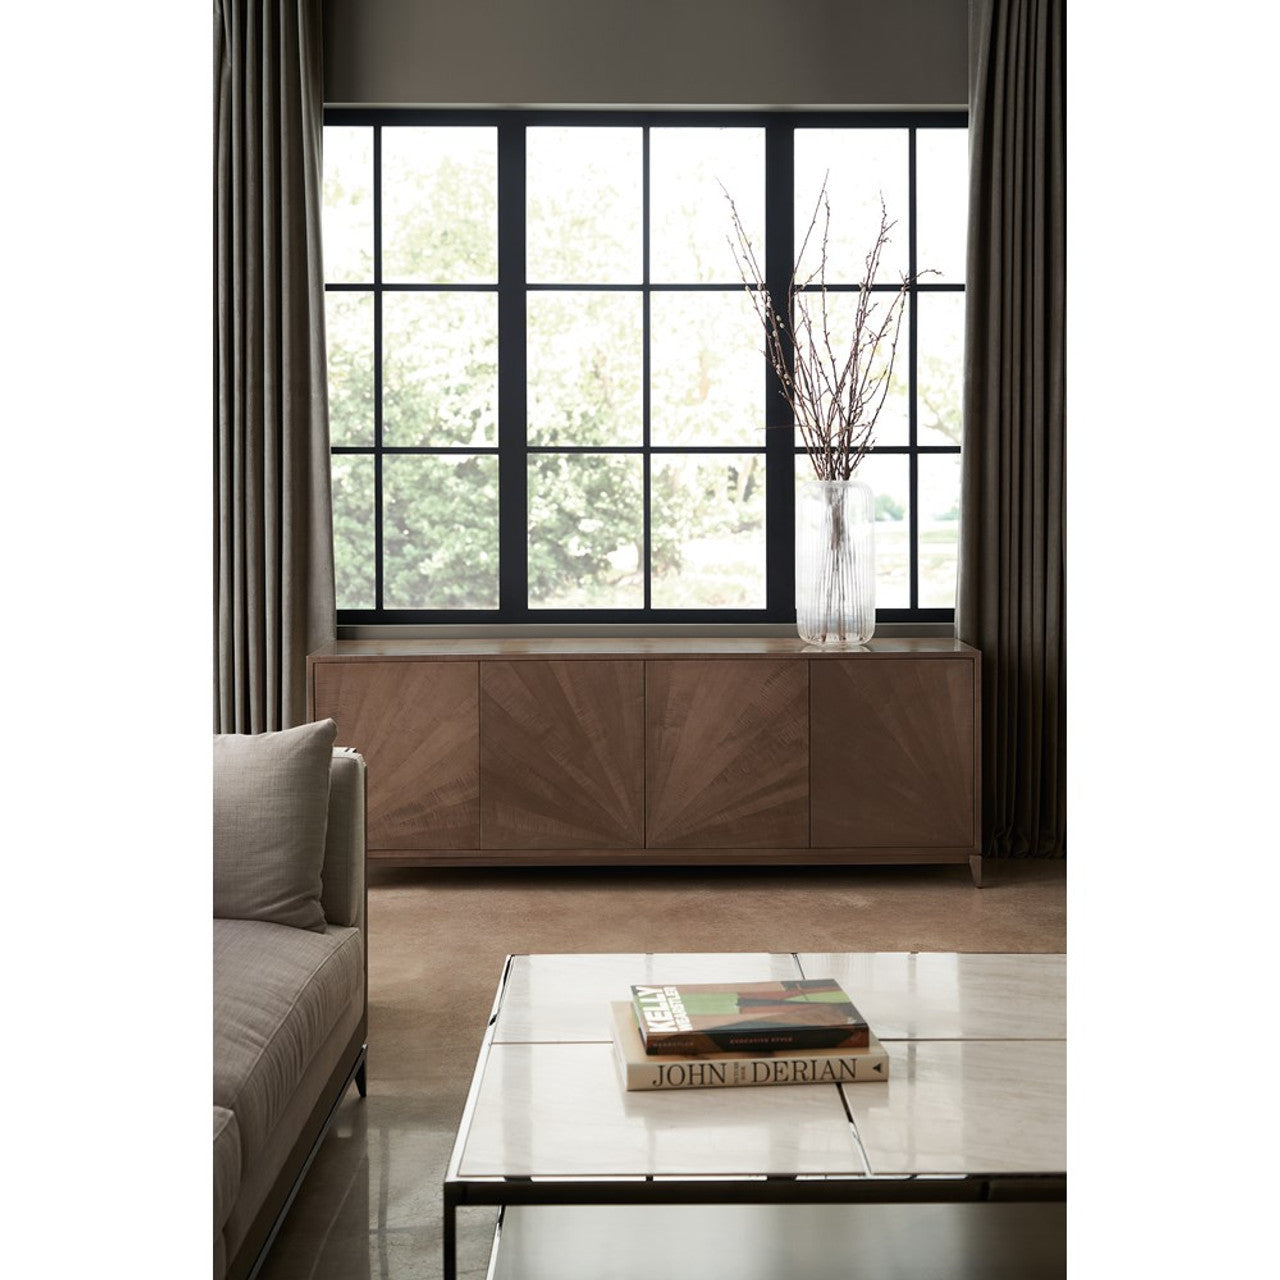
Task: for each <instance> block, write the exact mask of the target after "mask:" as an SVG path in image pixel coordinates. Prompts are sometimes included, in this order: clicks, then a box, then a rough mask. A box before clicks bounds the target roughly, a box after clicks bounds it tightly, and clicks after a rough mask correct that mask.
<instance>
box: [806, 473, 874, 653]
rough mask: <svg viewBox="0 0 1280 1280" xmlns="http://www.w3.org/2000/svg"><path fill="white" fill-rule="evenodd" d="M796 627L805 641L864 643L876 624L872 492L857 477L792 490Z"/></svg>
mask: <svg viewBox="0 0 1280 1280" xmlns="http://www.w3.org/2000/svg"><path fill="white" fill-rule="evenodd" d="M796 627H797V628H798V629H799V632H800V638H801V639H802V640H804V641H806V642H807V643H809V644H820V645H831V646H833V647H836V646H840V645H846V646H847V645H857V644H865V643H866V642H867V641H868V640H870V639H871V637H872V635H874V634H875V629H876V552H875V496H874V494H873V493H872V491H871V486H870V485H868V484H865V483H864V482H863V481H861V480H857V479H853V480H802V481H801V482H800V484H799V486H798V488H797V490H796Z"/></svg>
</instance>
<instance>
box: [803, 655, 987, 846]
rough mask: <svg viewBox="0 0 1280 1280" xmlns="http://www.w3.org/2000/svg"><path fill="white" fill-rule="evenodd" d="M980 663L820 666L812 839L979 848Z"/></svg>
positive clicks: (813, 673)
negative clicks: (977, 726)
mask: <svg viewBox="0 0 1280 1280" xmlns="http://www.w3.org/2000/svg"><path fill="white" fill-rule="evenodd" d="M974 671H975V667H974V664H973V663H972V662H969V661H966V660H956V661H948V662H913V661H910V660H909V659H901V658H899V659H896V660H894V661H889V662H877V663H861V662H846V663H815V664H813V666H812V667H811V670H810V679H811V681H812V704H811V705H812V710H811V715H812V752H813V755H812V765H811V775H810V795H809V802H810V815H811V816H810V824H811V825H810V830H811V841H810V843H812V844H813V845H814V846H816V847H821V846H825V845H834V846H840V845H844V846H859V845H865V846H886V847H893V846H917V847H918V846H924V847H933V848H938V847H947V846H950V847H953V848H954V847H961V846H968V847H969V851H970V852H973V849H974V847H975V845H976V814H977V809H976V796H975V772H974V717H975V689H974Z"/></svg>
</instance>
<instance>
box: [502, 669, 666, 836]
mask: <svg viewBox="0 0 1280 1280" xmlns="http://www.w3.org/2000/svg"><path fill="white" fill-rule="evenodd" d="M480 717H481V724H482V726H483V727H482V731H481V735H480V792H481V797H482V799H481V806H480V845H481V848H482V849H581V848H597V849H619V848H623V849H625V848H640V847H642V846H643V844H644V663H642V662H634V661H627V662H567V661H566V662H548V661H543V662H498V661H494V662H486V663H485V664H484V665H483V667H482V668H481V673H480Z"/></svg>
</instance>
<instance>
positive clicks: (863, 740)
mask: <svg viewBox="0 0 1280 1280" xmlns="http://www.w3.org/2000/svg"><path fill="white" fill-rule="evenodd" d="M979 658H980V655H979V654H978V652H977V650H975V649H973V648H971V647H970V646H968V645H965V644H962V643H960V642H959V641H956V640H949V639H939V638H906V637H903V638H898V637H891V638H887V639H884V640H873V641H871V642H870V643H869V644H868V645H866V646H865V647H862V648H858V649H855V650H828V649H818V648H811V647H809V646H806V645H805V644H804V643H803V642H801V641H800V640H798V639H788V638H785V637H751V638H736V637H728V636H725V637H710V636H681V637H675V636H666V637H609V638H604V637H600V638H591V637H580V638H563V639H552V638H536V639H531V638H511V639H496V638H479V639H470V640H456V639H409V640H392V639H384V640H349V641H345V640H344V641H337V642H335V643H333V644H329V645H326V646H324V647H323V648H322V649H319V650H317V651H316V652H315V653H314V654H312V655H310V657H309V658H308V673H309V676H310V685H309V692H310V694H311V698H312V702H311V713H312V715H313V717H319V716H324V715H332V716H334V718H335V719H336V720H337V721H338V732H339V741H340V742H341V743H342V744H343V745H350V746H354V747H357V748H359V749H360V750H361V751H362V752H363V753H364V754H365V756H366V758H367V759H368V761H369V823H370V853H369V856H370V861H371V862H378V863H381V864H383V865H387V866H393V865H399V866H477V867H479V866H516V865H530V866H533V865H540V866H591V865H609V864H618V865H641V864H645V863H649V864H652V865H677V864H686V865H726V866H731V865H735V864H748V863H756V864H762V865H763V864H769V863H774V864H783V865H791V866H796V865H805V864H808V865H824V864H826V865H836V864H849V863H897V864H909V863H929V862H937V863H963V862H965V861H968V863H969V866H970V868H971V870H972V873H973V879H974V882H975V883H981V875H982V859H981V857H980V853H979V849H980V846H979V841H980V816H981V815H980V807H979V781H980V779H979V776H978V770H979V730H980V720H979V698H978V690H979V682H980V679H981V671H980V665H979ZM482 690H483V696H482V693H481V691H482Z"/></svg>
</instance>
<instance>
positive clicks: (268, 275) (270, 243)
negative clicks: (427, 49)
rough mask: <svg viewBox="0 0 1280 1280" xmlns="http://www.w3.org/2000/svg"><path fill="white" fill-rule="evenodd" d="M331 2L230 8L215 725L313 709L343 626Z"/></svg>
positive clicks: (224, 37) (219, 357) (284, 720)
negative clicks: (310, 677) (317, 657)
mask: <svg viewBox="0 0 1280 1280" xmlns="http://www.w3.org/2000/svg"><path fill="white" fill-rule="evenodd" d="M320 11H321V4H320V0H274V2H273V0H257V2H256V3H255V0H215V3H214V205H215V215H214V221H215V235H216V243H215V270H216V279H215V283H214V296H215V306H216V312H217V314H216V321H215V325H216V327H215V336H214V346H215V376H216V384H215V389H214V413H215V423H214V433H215V434H214V449H215V478H214V485H215V502H214V522H215V526H214V558H215V566H214V595H215V611H216V613H215V626H216V630H215V635H214V681H215V691H214V692H215V701H214V705H215V711H214V728H215V731H216V732H222V733H262V732H265V731H266V730H270V729H284V728H289V727H291V726H293V725H296V724H300V723H302V722H303V721H304V720H305V719H306V694H305V673H306V655H307V653H308V652H309V651H310V650H311V649H314V648H316V647H317V646H318V645H320V644H322V643H323V642H325V641H326V640H331V639H332V638H333V636H334V587H333V537H332V513H331V509H330V495H329V425H328V403H327V393H326V387H325V353H324V352H325V348H324V273H323V269H322V266H321V258H320V202H321V161H320V145H321V130H322V127H323V112H324V84H323V66H322V62H321V48H322V46H321V12H320Z"/></svg>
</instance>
